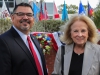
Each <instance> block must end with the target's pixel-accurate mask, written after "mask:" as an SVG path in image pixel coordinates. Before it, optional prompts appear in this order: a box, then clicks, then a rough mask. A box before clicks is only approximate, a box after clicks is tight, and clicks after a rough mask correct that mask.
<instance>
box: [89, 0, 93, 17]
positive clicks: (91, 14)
mask: <svg viewBox="0 0 100 75" xmlns="http://www.w3.org/2000/svg"><path fill="white" fill-rule="evenodd" d="M93 12H94V11H93V9H92V8H91V6H90V4H89V2H88V16H90V17H91V16H93Z"/></svg>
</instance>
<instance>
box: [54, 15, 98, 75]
mask: <svg viewBox="0 0 100 75" xmlns="http://www.w3.org/2000/svg"><path fill="white" fill-rule="evenodd" d="M61 41H62V42H64V43H65V46H64V47H65V54H64V72H63V73H64V75H100V69H99V68H100V46H99V45H97V44H96V43H97V28H96V26H95V24H94V22H93V21H92V20H91V19H90V18H89V17H87V16H85V15H75V16H73V17H72V18H71V19H69V21H68V23H67V24H66V25H65V26H64V35H63V36H62V37H61ZM61 62H62V61H61V47H59V48H58V51H57V54H56V58H55V63H54V71H53V72H52V75H53V74H56V75H62V73H61V67H62V66H61Z"/></svg>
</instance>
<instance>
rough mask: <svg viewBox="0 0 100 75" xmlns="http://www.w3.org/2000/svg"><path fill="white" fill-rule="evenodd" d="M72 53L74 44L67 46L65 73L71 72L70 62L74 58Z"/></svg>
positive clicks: (66, 74)
mask: <svg viewBox="0 0 100 75" xmlns="http://www.w3.org/2000/svg"><path fill="white" fill-rule="evenodd" d="M72 53H73V44H71V45H70V46H67V45H66V46H65V55H64V65H65V66H64V75H68V73H69V68H70V63H71V58H72Z"/></svg>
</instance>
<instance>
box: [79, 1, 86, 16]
mask: <svg viewBox="0 0 100 75" xmlns="http://www.w3.org/2000/svg"><path fill="white" fill-rule="evenodd" d="M79 14H81V15H86V13H85V9H84V6H83V5H82V2H81V1H80V4H79Z"/></svg>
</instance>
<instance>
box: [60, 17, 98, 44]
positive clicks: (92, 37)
mask: <svg viewBox="0 0 100 75" xmlns="http://www.w3.org/2000/svg"><path fill="white" fill-rule="evenodd" d="M78 20H79V21H83V22H85V23H86V25H87V26H88V36H89V37H88V39H87V40H88V41H90V42H92V43H97V28H96V25H95V24H94V22H93V21H92V20H91V19H90V18H89V17H88V16H85V15H74V16H72V17H71V19H69V21H68V22H67V24H66V25H64V26H63V30H64V34H63V35H62V36H61V37H60V39H61V41H62V42H64V43H65V44H72V43H73V40H72V38H71V26H72V24H73V23H74V22H76V21H78Z"/></svg>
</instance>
